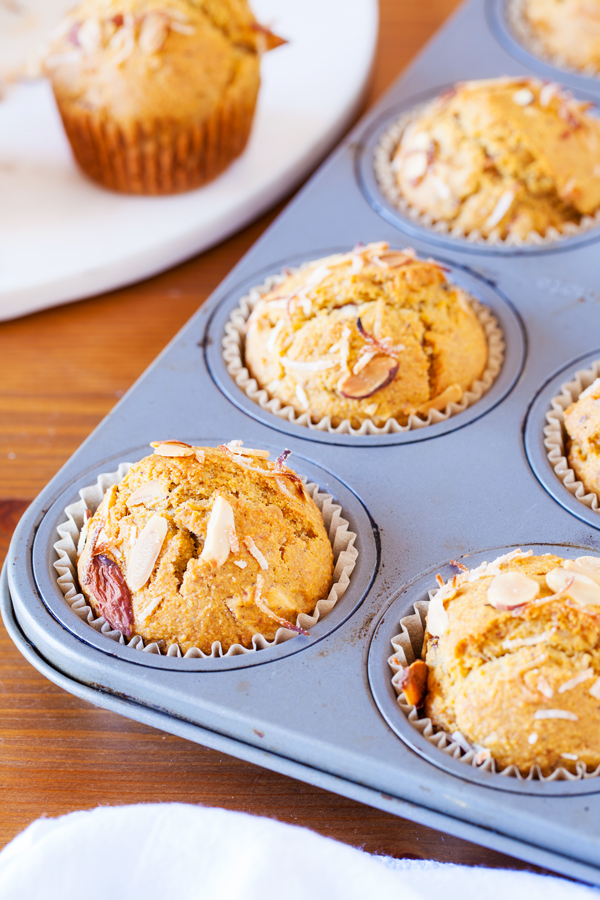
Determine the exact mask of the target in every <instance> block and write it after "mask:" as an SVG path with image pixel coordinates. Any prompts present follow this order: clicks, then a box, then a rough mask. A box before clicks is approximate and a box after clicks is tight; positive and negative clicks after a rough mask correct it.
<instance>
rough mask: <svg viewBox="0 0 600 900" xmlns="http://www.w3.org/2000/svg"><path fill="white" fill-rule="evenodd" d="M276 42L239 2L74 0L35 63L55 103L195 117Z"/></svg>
mask: <svg viewBox="0 0 600 900" xmlns="http://www.w3.org/2000/svg"><path fill="white" fill-rule="evenodd" d="M279 43H282V41H281V40H280V39H279V38H276V37H275V35H273V34H271V32H270V31H268V30H267V29H264V28H262V27H261V26H260V25H258V23H257V22H256V20H255V18H254V16H253V14H252V11H251V9H250V7H249V6H248V3H247V2H246V0H84V2H82V3H80V4H79V5H78V6H76V7H75V8H74V9H73V10H71V12H70V13H69V14H68V15H67V17H66V18H65V20H64V22H63V24H62V25H61V27H60V28H59V29H58V30H57V32H55V35H54V37H53V39H52V40H51V44H50V47H49V50H48V52H47V55H46V58H45V69H46V71H47V73H48V75H49V76H50V78H51V80H52V84H53V88H54V91H55V93H56V94H57V95H59V96H60V98H61V102H62V103H63V104H69V103H72V104H76V105H78V106H80V107H82V108H84V109H91V110H95V111H105V112H106V113H107V115H109V116H110V118H111V119H113V120H115V121H118V122H120V123H121V124H124V123H127V122H140V121H144V122H145V121H147V120H150V121H151V122H152V121H154V120H156V119H160V118H164V119H168V120H170V121H174V122H181V121H188V120H189V119H190V118H193V119H195V120H203V119H205V118H208V117H209V116H210V115H211V114H212V113H213V111H214V110H215V109H216V108H218V106H219V104H220V103H221V102H222V99H223V97H224V96H225V95H226V94H227V92H230V91H232V90H235V89H236V88H237V87H239V85H241V84H250V85H251V86H252V87H253V88H254V89H257V87H258V82H259V58H260V54H261V53H262V51H263V50H266V49H270V48H271V47H273V46H277V45H278V44H279Z"/></svg>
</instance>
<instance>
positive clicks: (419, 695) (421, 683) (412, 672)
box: [400, 659, 429, 707]
mask: <svg viewBox="0 0 600 900" xmlns="http://www.w3.org/2000/svg"><path fill="white" fill-rule="evenodd" d="M428 671H429V670H428V668H427V663H425V662H423V660H422V659H417V660H415V662H414V663H412V665H410V666H407V667H406V668H405V669H404V670H403V671H402V676H401V678H400V686H401V688H402V690H403V691H404V696H405V697H406V699H407V701H408V702H409V703H410V704H411V706H416V707H420V706H423V704H424V702H425V696H426V694H427V674H428Z"/></svg>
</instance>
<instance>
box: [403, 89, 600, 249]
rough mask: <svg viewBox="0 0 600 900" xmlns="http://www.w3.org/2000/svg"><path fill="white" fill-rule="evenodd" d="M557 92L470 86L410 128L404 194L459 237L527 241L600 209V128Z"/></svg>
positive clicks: (422, 115)
mask: <svg viewBox="0 0 600 900" xmlns="http://www.w3.org/2000/svg"><path fill="white" fill-rule="evenodd" d="M590 106H591V104H589V103H580V102H577V101H576V100H574V99H573V98H572V96H571V95H570V94H569V93H568V92H566V91H563V90H562V89H561V87H560V86H559V85H557V84H544V83H543V82H541V81H539V80H537V79H534V78H524V79H513V78H498V79H492V80H489V81H469V82H464V83H462V84H458V85H457V86H456V87H455V88H453V89H452V90H450V91H447V92H446V93H445V94H443V95H442V96H440V97H439V98H437V99H436V100H434V101H433V103H430V104H428V105H427V106H426V107H424V108H423V109H422V111H421V112H420V113H418V115H417V116H416V118H415V119H414V120H413V121H412V122H410V124H409V125H408V126H407V127H406V129H405V131H404V133H403V135H402V138H401V141H400V144H399V146H398V148H397V150H396V152H395V155H394V158H393V161H392V169H393V171H394V175H395V179H396V183H397V186H398V189H399V191H400V193H401V195H402V196H403V197H404V198H405V200H406V201H407V202H408V203H409V204H410V206H412V207H414V208H415V209H417V210H418V211H419V212H421V213H422V214H427V215H429V216H430V217H431V219H432V220H433V221H435V222H441V221H444V222H446V223H448V226H449V227H450V228H451V229H452V230H454V231H455V233H457V234H461V235H468V234H472V233H473V232H477V233H478V234H481V235H482V236H483V237H486V238H487V237H489V236H490V235H492V234H494V235H496V236H499V237H501V238H506V237H508V236H509V235H510V236H515V237H517V238H519V239H524V238H526V237H527V236H528V235H530V234H532V233H535V234H539V235H546V233H547V232H548V229H550V228H554V229H556V230H557V231H558V232H562V231H563V230H564V228H565V226H566V225H568V224H569V223H572V224H575V225H577V224H579V223H580V221H581V218H582V216H586V215H593V214H595V213H596V212H597V211H598V209H599V208H600V120H598V119H597V118H595V117H594V116H591V115H589V114H587V110H588V108H589V107H590Z"/></svg>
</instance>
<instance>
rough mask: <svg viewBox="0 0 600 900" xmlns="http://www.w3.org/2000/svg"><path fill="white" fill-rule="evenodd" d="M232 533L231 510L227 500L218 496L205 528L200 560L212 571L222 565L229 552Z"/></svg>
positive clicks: (233, 520)
mask: <svg viewBox="0 0 600 900" xmlns="http://www.w3.org/2000/svg"><path fill="white" fill-rule="evenodd" d="M232 532H233V533H234V534H235V519H234V517H233V509H232V508H231V505H230V504H229V503H228V502H227V500H225V499H223V497H221V496H218V497H217V498H216V500H215V502H214V503H213V507H212V510H211V513H210V518H209V520H208V525H207V528H206V540H205V542H204V549H203V551H202V553H201V554H200V559H201V560H202V561H203V562H205V563H208V565H209V566H211V567H212V568H213V569H218V568H219V566H222V565H224V563H226V562H227V557H228V556H229V551H230V550H231V543H230V535H231V533H232Z"/></svg>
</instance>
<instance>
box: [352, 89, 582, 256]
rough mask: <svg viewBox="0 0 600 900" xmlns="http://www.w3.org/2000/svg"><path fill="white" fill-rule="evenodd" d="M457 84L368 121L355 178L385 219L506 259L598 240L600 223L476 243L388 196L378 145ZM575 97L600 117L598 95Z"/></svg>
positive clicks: (414, 234) (415, 234)
mask: <svg viewBox="0 0 600 900" xmlns="http://www.w3.org/2000/svg"><path fill="white" fill-rule="evenodd" d="M498 77H500V76H498ZM526 77H535V73H532V74H528V73H526V74H524V75H523V78H526ZM462 80H465V79H462ZM455 83H456V82H445V83H443V84H440V85H437V86H436V87H433V88H428V89H427V90H425V91H421V92H420V93H418V94H413V95H411V96H410V97H408V98H407V99H405V100H402V101H400V102H397V103H396V104H394V105H390V106H388V107H386V110H385V112H383V113H382V114H381V115H379V116H378V117H376V118H375V119H373V120H372V121H370V122H369V123H368V125H367V127H366V128H365V129H364V131H363V132H362V134H361V137H360V140H359V142H358V144H359V149H358V152H357V154H356V160H355V178H356V180H357V183H358V185H359V188H360V190H361V193H362V194H363V196H364V198H365V200H366V201H367V203H368V204H369V206H370V207H371V208H372V209H373V210H374V211H375V212H376V213H377V214H378V215H379V216H381V218H382V219H384V220H385V221H386V222H388V223H389V224H390V225H393V226H394V227H395V228H396V229H398V231H400V232H402V233H405V234H407V235H408V236H409V238H412V239H417V240H419V241H424V242H427V243H430V244H433V245H435V246H436V247H443V248H446V250H451V251H454V252H459V253H469V254H473V255H476V256H500V257H503V258H504V257H511V256H520V257H523V256H527V257H528V256H542V255H545V254H547V253H564V252H567V251H569V250H575V249H578V248H579V247H582V246H587V245H588V244H590V243H595V242H597V241H599V240H600V224H598V225H596V226H594V227H591V228H588V229H587V230H584V231H582V232H580V233H578V234H574V235H568V236H566V237H562V236H561V237H560V238H558V239H556V240H553V241H549V242H548V243H545V244H542V245H539V244H529V245H526V244H523V245H522V246H518V245H506V244H487V243H485V242H484V241H482V242H481V243H474V242H471V241H469V240H468V238H467V237H452V235H450V234H447V233H440V232H436V231H435V230H434V229H433V228H429V227H427V226H426V225H423V224H420V223H419V222H417V221H414V220H413V219H411V218H410V217H409V216H407V215H405V214H404V213H403V212H402V210H400V209H398V208H397V207H396V206H394V205H393V204H392V203H391V201H390V200H388V198H387V197H385V195H384V194H383V192H382V190H381V188H380V187H379V182H378V180H377V176H376V173H375V165H374V156H375V150H376V148H377V147H378V146H379V143H380V141H381V139H382V137H383V136H384V134H385V133H386V131H387V130H388V129H389V128H390V127H392V126H393V124H394V122H395V121H396V120H397V119H398V118H399V117H400V116H401V115H403V114H404V113H409V112H410V111H411V109H414V108H416V107H418V106H422V105H423V104H425V103H427V102H429V101H431V100H434V99H435V98H436V97H438V96H439V95H440V94H442V93H443V92H444V91H446V90H448V89H450V88H452V87H454V84H455ZM576 99H581V100H589V101H590V102H591V103H592V104H593V106H594V107H595V109H597V110H598V116H600V99H599V98H598V96H597V95H595V94H593V93H591V94H589V95H588V96H586V92H585V91H582V90H578V91H577V94H576Z"/></svg>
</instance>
